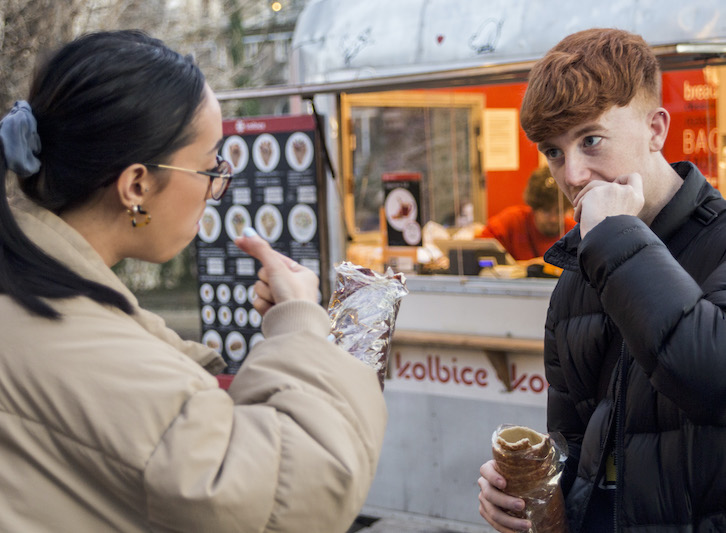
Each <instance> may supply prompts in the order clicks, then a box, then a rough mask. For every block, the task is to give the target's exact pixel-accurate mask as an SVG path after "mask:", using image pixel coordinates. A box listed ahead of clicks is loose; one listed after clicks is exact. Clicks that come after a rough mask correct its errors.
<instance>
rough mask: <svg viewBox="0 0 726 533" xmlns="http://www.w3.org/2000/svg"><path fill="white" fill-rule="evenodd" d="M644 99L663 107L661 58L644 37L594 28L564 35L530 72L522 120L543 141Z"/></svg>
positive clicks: (531, 134)
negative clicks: (617, 108) (661, 102)
mask: <svg viewBox="0 0 726 533" xmlns="http://www.w3.org/2000/svg"><path fill="white" fill-rule="evenodd" d="M636 97H638V98H639V99H642V101H643V102H644V103H647V104H648V105H654V106H658V105H659V104H660V99H661V76H660V67H659V66H658V60H657V59H656V57H655V54H653V51H652V50H651V48H650V47H649V46H648V44H647V43H646V42H645V41H644V40H643V38H642V37H641V36H639V35H636V34H633V33H630V32H627V31H623V30H618V29H610V28H593V29H589V30H584V31H580V32H577V33H573V34H572V35H569V36H567V37H565V38H564V39H562V41H560V42H559V43H558V44H557V45H555V46H554V48H552V49H551V50H550V51H549V52H547V54H545V56H544V57H543V58H542V59H540V60H539V61H538V62H537V63H536V64H535V66H534V67H533V68H532V71H531V72H530V75H529V83H528V85H527V90H526V92H525V94H524V99H523V100H522V108H521V111H520V124H521V125H522V129H524V132H525V133H526V134H527V137H528V138H529V139H530V140H531V141H533V142H535V143H537V142H541V141H543V140H544V139H547V138H549V137H555V136H558V135H561V134H563V133H565V132H566V131H568V130H569V129H571V128H572V127H574V126H577V125H579V124H582V123H583V122H586V121H588V120H593V119H596V118H597V117H599V116H600V115H601V114H602V113H604V112H605V111H607V110H608V109H610V108H611V107H612V106H614V105H617V106H626V105H628V104H630V102H631V101H633V99H634V98H636Z"/></svg>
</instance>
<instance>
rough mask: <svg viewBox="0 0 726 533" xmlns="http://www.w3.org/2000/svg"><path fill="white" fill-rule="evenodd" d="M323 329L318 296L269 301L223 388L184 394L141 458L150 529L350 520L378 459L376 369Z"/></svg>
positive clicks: (300, 525) (380, 422)
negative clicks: (258, 338)
mask: <svg viewBox="0 0 726 533" xmlns="http://www.w3.org/2000/svg"><path fill="white" fill-rule="evenodd" d="M328 331H329V320H328V316H327V313H326V312H325V311H324V310H323V309H322V308H321V307H320V306H318V305H315V304H312V303H308V302H302V301H295V302H286V303H284V304H280V305H278V306H275V307H274V308H273V309H272V310H270V311H269V312H268V313H267V315H266V316H265V319H264V321H263V332H264V334H265V337H266V340H265V341H263V342H261V343H259V344H258V345H256V346H255V349H254V350H253V351H252V352H251V353H250V354H249V356H248V359H247V360H246V361H245V363H244V365H243V371H241V372H240V373H238V375H237V376H236V378H235V379H234V381H233V382H232V385H231V387H230V389H229V396H228V395H227V393H225V392H224V391H221V390H207V391H200V392H199V393H197V394H195V395H194V396H192V397H191V398H190V399H189V401H188V402H187V403H186V406H185V408H184V412H183V413H181V414H180V416H179V417H177V419H176V420H175V421H174V423H173V424H172V426H171V427H169V428H168V430H167V432H166V435H165V436H164V438H163V442H162V443H161V444H160V445H159V447H158V449H157V450H156V451H155V452H154V454H153V456H152V458H151V460H150V462H149V465H148V467H147V469H146V473H145V477H146V486H147V491H148V493H149V508H150V509H149V515H150V517H151V518H152V521H153V523H154V524H156V526H157V528H156V530H158V531H214V532H215V533H224V532H262V531H270V532H272V531H277V532H283V531H285V532H287V531H306V532H318V531H319V532H326V533H327V532H331V533H333V532H344V531H346V529H347V528H348V527H349V526H350V524H351V523H352V521H353V520H354V518H355V516H356V514H357V513H358V512H359V510H360V507H361V506H362V505H363V503H364V501H365V498H366V496H367V493H368V489H369V487H370V484H371V482H372V480H373V477H374V474H375V471H376V465H377V461H378V456H379V452H380V448H381V445H382V441H383V433H384V429H385V423H386V408H385V404H384V401H383V395H382V394H381V390H380V385H379V383H378V379H377V376H376V373H375V372H374V371H373V370H372V369H370V368H368V367H367V366H365V365H364V364H363V363H361V362H359V361H358V360H356V359H355V358H354V357H352V356H350V355H349V354H348V353H346V352H344V351H343V350H341V349H340V348H338V347H337V346H335V345H334V344H333V343H331V342H329V341H328V340H327V339H326V336H327V334H328ZM201 426H204V427H205V431H200V427H201Z"/></svg>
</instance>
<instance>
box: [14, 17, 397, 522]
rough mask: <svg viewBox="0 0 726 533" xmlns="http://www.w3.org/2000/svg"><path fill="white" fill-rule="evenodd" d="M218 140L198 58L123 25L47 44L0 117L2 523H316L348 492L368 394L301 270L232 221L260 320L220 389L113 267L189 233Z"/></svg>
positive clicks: (212, 178)
mask: <svg viewBox="0 0 726 533" xmlns="http://www.w3.org/2000/svg"><path fill="white" fill-rule="evenodd" d="M221 139H222V121H221V111H220V107H219V104H218V102H217V101H216V99H215V97H214V94H213V93H212V91H211V89H210V87H209V86H208V84H207V83H206V82H205V80H204V77H203V75H202V73H201V72H200V71H199V69H198V68H197V67H196V66H195V65H194V64H193V62H192V61H191V60H190V59H189V58H186V57H183V56H181V55H179V54H177V53H176V52H173V51H171V50H170V49H168V48H167V47H165V46H164V45H163V44H162V43H161V41H158V40H156V39H152V38H150V37H148V36H146V35H144V34H142V33H139V32H134V31H118V32H103V33H95V34H89V35H86V36H83V37H81V38H79V39H77V40H75V41H73V42H71V43H70V44H68V45H66V46H64V47H63V48H61V49H60V50H59V51H58V52H56V53H55V54H54V55H53V56H51V57H50V59H49V60H48V61H47V62H46V63H45V64H44V65H43V67H42V68H41V69H40V70H39V71H38V73H37V75H36V76H35V79H34V81H33V83H32V87H31V90H30V95H29V98H28V100H27V101H21V102H17V103H16V104H15V106H14V107H13V109H12V110H11V111H10V113H9V114H8V115H6V116H5V118H3V119H2V121H0V317H2V319H1V320H0V456H1V457H2V464H3V468H2V469H0V493H2V494H3V498H1V499H0V530H1V531H74V532H75V531H83V532H85V531H89V532H90V531H93V532H94V533H95V532H102V531H115V532H117V531H123V532H133V531H214V532H215V533H220V532H225V531H235V532H237V531H325V532H328V531H330V532H333V531H345V530H346V529H347V527H348V526H349V525H350V524H351V523H352V521H353V519H354V518H355V516H356V513H357V512H358V510H359V508H360V506H361V505H362V504H363V501H364V500H365V497H366V494H367V491H368V488H369V486H370V483H371V481H372V477H373V475H374V473H375V470H376V463H377V459H378V453H379V450H380V447H381V443H382V439H383V432H384V426H385V418H386V414H385V405H384V402H383V397H382V394H381V391H380V386H379V384H378V379H377V376H376V373H375V371H373V370H372V369H369V368H368V367H366V366H365V365H364V364H363V363H361V362H359V361H358V360H356V359H355V358H354V357H351V356H350V355H348V354H347V353H345V352H344V351H342V350H341V349H340V348H338V347H337V346H335V345H334V344H333V343H331V342H328V341H327V340H326V337H327V335H328V333H329V320H328V317H327V313H325V311H324V309H323V308H322V307H321V306H319V305H318V304H317V303H316V302H317V289H318V285H317V282H318V280H317V278H316V276H315V274H313V273H312V272H311V271H310V270H308V269H305V268H303V267H301V266H300V265H298V264H297V263H295V262H293V261H291V260H289V259H288V258H286V257H284V256H282V255H280V254H278V253H277V252H274V251H273V250H272V249H271V248H270V246H269V245H268V244H267V243H266V242H265V241H264V240H262V239H260V238H259V237H257V236H256V235H254V232H253V231H251V232H248V233H247V235H246V236H245V237H243V238H241V239H239V240H238V241H237V243H238V245H239V246H240V247H241V248H242V249H243V250H244V251H246V252H247V253H249V254H250V255H252V256H253V257H256V258H257V259H259V260H260V262H261V263H262V269H261V270H260V281H258V282H257V284H256V290H257V292H258V294H259V295H260V298H258V299H257V301H256V302H255V306H256V307H257V309H258V310H259V311H260V312H261V313H263V314H264V320H263V324H262V328H263V332H264V334H265V337H266V340H265V341H264V342H261V343H259V344H257V345H256V346H255V348H254V350H252V352H251V353H250V354H249V355H248V357H247V360H246V362H245V365H244V366H243V368H242V370H241V371H240V372H239V373H238V374H237V376H236V377H235V379H234V381H233V382H232V385H231V386H230V388H229V391H224V390H222V389H220V388H219V387H218V384H217V380H216V379H215V377H214V376H213V374H214V373H217V372H219V371H220V370H221V369H222V368H223V366H224V363H223V361H222V360H221V358H220V357H219V355H218V354H217V352H215V351H214V350H211V349H209V348H207V347H206V346H204V345H202V344H199V343H195V342H191V341H182V340H181V339H180V338H179V337H178V336H177V335H176V334H175V333H174V332H172V331H171V330H169V329H167V328H166V327H165V325H164V323H163V321H162V319H161V318H159V317H157V316H155V315H153V314H152V313H149V312H148V311H144V310H142V309H141V308H139V306H138V302H137V301H136V299H135V298H134V296H133V294H131V293H130V292H129V291H128V289H127V288H126V287H124V285H123V284H122V283H121V282H120V281H119V279H118V278H117V277H116V276H115V275H114V274H113V272H112V270H111V269H110V267H111V266H112V265H114V264H115V263H117V262H118V261H120V260H121V259H123V258H126V257H133V258H138V259H143V260H146V261H152V262H163V261H167V260H168V259H170V258H171V257H173V256H174V255H175V254H177V253H178V252H179V251H181V250H182V249H183V248H184V247H185V246H186V245H187V244H188V243H189V242H190V241H191V240H192V239H193V238H194V236H195V235H196V233H197V231H198V221H199V219H200V218H201V216H202V213H203V210H204V207H205V202H206V201H207V200H208V199H210V198H215V199H218V198H220V197H221V196H222V195H223V194H224V192H225V191H226V188H227V186H228V184H229V180H230V167H229V164H228V163H226V162H225V161H223V160H222V159H221V158H219V156H218V155H217V153H218V150H219V147H220V142H221ZM207 169H209V170H207ZM8 171H12V172H8ZM8 193H10V194H8Z"/></svg>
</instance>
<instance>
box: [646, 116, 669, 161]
mask: <svg viewBox="0 0 726 533" xmlns="http://www.w3.org/2000/svg"><path fill="white" fill-rule="evenodd" d="M670 124H671V116H670V115H669V114H668V111H666V110H665V109H664V108H662V107H659V108H657V109H656V110H655V111H653V112H652V114H651V117H650V133H651V135H650V150H651V152H660V151H661V150H662V149H663V146H664V145H665V141H666V137H667V136H668V128H669V127H670Z"/></svg>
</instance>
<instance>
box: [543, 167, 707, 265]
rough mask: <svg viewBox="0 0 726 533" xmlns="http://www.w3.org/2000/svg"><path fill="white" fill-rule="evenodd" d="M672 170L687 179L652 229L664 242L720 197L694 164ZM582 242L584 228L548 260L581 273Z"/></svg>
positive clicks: (575, 230) (568, 237) (556, 248)
mask: <svg viewBox="0 0 726 533" xmlns="http://www.w3.org/2000/svg"><path fill="white" fill-rule="evenodd" d="M671 167H673V169H674V170H675V171H676V172H677V173H678V175H679V176H681V178H683V185H682V186H681V187H680V188H679V189H678V191H676V194H675V195H673V198H671V200H670V202H668V203H667V204H666V205H665V207H664V208H663V209H661V211H660V213H658V214H657V215H656V217H655V219H654V220H653V222H652V224H651V225H650V229H651V230H652V231H653V233H655V234H656V235H657V236H658V237H659V238H660V239H661V240H662V241H664V242H665V241H667V240H668V239H670V238H671V237H672V236H673V234H674V233H675V232H676V230H678V228H680V227H681V226H682V225H683V224H684V223H685V222H686V221H687V220H688V219H689V218H690V217H691V215H692V214H693V212H694V211H695V210H696V208H697V207H698V206H699V205H701V204H703V203H704V202H706V201H707V200H710V199H711V198H714V197H717V196H718V192H717V191H716V190H715V189H714V188H713V187H711V185H710V184H709V183H708V182H707V181H706V178H704V177H703V174H701V172H700V171H699V170H698V168H697V167H696V166H695V165H694V164H693V163H691V162H690V161H680V162H678V163H673V164H672V165H671ZM580 240H581V239H580V225H579V224H578V225H576V226H575V227H574V228H572V230H570V231H569V232H568V233H567V234H565V236H564V237H562V238H561V239H560V240H559V241H557V242H556V243H555V244H553V245H552V247H551V248H550V249H549V250H547V252H546V253H545V255H544V260H545V261H546V262H548V263H550V264H552V265H555V266H558V267H560V268H562V269H564V270H572V271H577V270H579V269H580V267H579V264H578V261H577V248H578V246H579V245H580Z"/></svg>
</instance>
